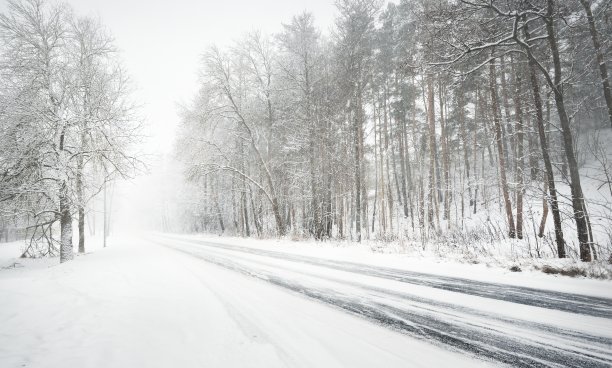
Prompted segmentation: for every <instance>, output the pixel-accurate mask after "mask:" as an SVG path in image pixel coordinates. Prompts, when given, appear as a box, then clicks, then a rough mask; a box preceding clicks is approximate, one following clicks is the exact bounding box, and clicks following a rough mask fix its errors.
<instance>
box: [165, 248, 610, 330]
mask: <svg viewBox="0 0 612 368" xmlns="http://www.w3.org/2000/svg"><path fill="white" fill-rule="evenodd" d="M165 237H166V238H167V239H171V240H179V241H183V242H188V243H197V244H200V245H203V246H207V247H212V248H219V249H226V250H234V251H239V252H243V253H250V254H255V255H261V256H268V257H272V258H278V259H284V260H287V261H294V262H301V263H306V264H311V265H315V266H321V267H327V268H331V269H335V270H340V271H347V272H354V273H358V274H365V275H369V276H374V277H380V278H385V279H389V280H394V281H399V282H404V283H410V284H415V285H421V286H427V287H432V288H436V289H441V290H446V291H454V292H458V293H463V294H468V295H474V296H480V297H483V298H489V299H497V300H503V301H507V302H511V303H517V304H523V305H529V306H534V307H540V308H547V309H555V310H560V311H564V312H571V313H575V314H583V315H588V316H593V317H602V318H607V319H612V299H606V298H599V297H595V296H588V295H579V294H570V293H563V292H558V291H549V290H541V289H534V288H528V287H523V286H513V285H503V284H495V283H488V282H482V281H476V280H470V279H463V278H458V277H449V276H438V275H433V274H427V273H422V272H414V271H407V270H398V269H393V268H387V267H377V266H368V265H364V264H359V263H352V262H342V261H334V260H328V259H321V258H315V257H308V256H302V255H295V254H288V253H283V252H277V251H270V250H264V249H256V248H251V247H243V246H238V245H228V244H219V243H211V242H207V241H201V240H197V239H193V240H191V239H189V240H186V239H181V238H178V239H177V238H173V237H169V236H165Z"/></svg>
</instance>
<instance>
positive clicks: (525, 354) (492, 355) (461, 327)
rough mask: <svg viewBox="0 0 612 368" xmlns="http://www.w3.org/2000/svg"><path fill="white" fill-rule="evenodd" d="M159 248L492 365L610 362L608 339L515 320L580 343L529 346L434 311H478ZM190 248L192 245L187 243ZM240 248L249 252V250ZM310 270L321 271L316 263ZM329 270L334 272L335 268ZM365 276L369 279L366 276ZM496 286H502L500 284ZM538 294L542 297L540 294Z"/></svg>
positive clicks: (231, 258)
mask: <svg viewBox="0 0 612 368" xmlns="http://www.w3.org/2000/svg"><path fill="white" fill-rule="evenodd" d="M177 240H178V239H177ZM180 241H181V242H185V243H192V242H190V241H185V240H183V239H180ZM156 242H158V241H156ZM159 243H160V244H162V245H165V246H167V247H169V248H172V249H175V250H177V251H180V252H182V253H185V254H188V255H190V256H193V257H197V258H199V259H202V260H204V261H207V262H209V263H212V264H215V265H217V266H220V267H223V268H226V269H230V270H233V271H236V272H239V273H241V274H244V275H247V276H250V277H255V278H258V279H261V280H264V281H267V282H269V283H272V284H274V285H277V286H280V287H283V288H285V289H289V290H291V291H293V292H297V293H300V294H302V295H305V296H308V297H310V298H313V299H316V300H318V301H321V302H324V303H327V304H330V305H333V306H335V307H337V308H340V309H343V310H345V311H348V312H350V313H352V314H355V315H358V316H362V317H366V318H368V319H370V320H372V321H375V322H377V323H379V324H381V325H384V326H387V327H390V328H392V329H394V330H397V331H399V332H402V333H404V334H407V335H411V336H414V337H418V338H426V339H428V340H430V341H432V342H434V343H437V344H440V345H445V346H448V347H451V348H453V349H455V350H459V351H463V352H467V353H471V354H474V355H476V356H479V357H481V358H485V359H490V360H494V361H498V362H501V363H505V364H508V365H511V366H516V367H608V366H611V365H612V357H611V356H610V354H605V346H611V345H612V340H611V339H606V338H604V337H589V336H587V335H581V334H579V333H573V332H571V331H565V330H560V329H556V328H555V327H553V326H547V325H543V324H533V326H531V324H530V323H528V322H526V321H516V322H518V323H517V324H521V323H522V324H523V327H526V328H529V327H533V328H536V329H541V330H545V331H546V332H548V333H550V334H551V335H554V334H557V335H559V336H562V337H563V336H565V337H566V338H569V339H573V340H574V341H576V339H579V340H582V341H578V342H583V344H582V343H581V344H578V345H581V346H571V345H569V346H568V345H567V344H566V345H563V346H554V345H552V344H548V343H546V342H536V341H529V340H528V339H524V338H521V337H520V336H519V337H516V336H510V334H508V333H504V331H500V330H499V329H496V328H494V327H489V328H488V327H486V326H482V325H473V324H469V323H457V321H456V320H454V319H453V318H445V317H448V316H445V315H444V313H442V314H441V313H440V311H439V308H440V307H445V308H452V309H454V310H459V311H460V312H462V313H472V314H475V315H480V316H481V317H482V316H483V315H485V314H484V313H483V312H480V311H476V310H473V309H472V310H470V308H464V307H458V306H453V305H452V304H448V303H440V302H437V301H432V300H428V299H425V298H418V297H411V296H407V295H406V294H401V293H395V292H392V291H390V290H386V289H379V288H372V287H364V285H357V286H358V287H361V288H364V289H367V290H368V291H373V292H376V293H379V294H381V295H382V296H383V297H384V296H385V295H386V296H387V297H388V298H389V299H394V298H395V299H397V298H398V297H400V298H404V299H411V300H414V299H417V302H419V303H424V304H427V303H429V304H430V305H431V306H432V309H430V310H427V309H426V308H421V309H414V308H406V307H398V306H397V305H393V303H385V302H384V298H376V299H375V300H372V299H368V298H356V297H355V296H354V295H345V294H342V293H339V292H338V291H337V290H332V289H327V288H321V287H316V286H314V287H313V286H312V285H306V284H303V283H299V282H296V281H294V280H288V279H287V278H283V277H279V276H278V275H275V274H274V273H273V272H270V271H265V270H261V269H255V268H254V267H253V266H245V265H244V264H240V263H239V262H236V261H235V259H236V257H235V255H221V256H219V253H218V251H219V249H218V248H221V251H222V250H223V249H225V250H231V251H233V252H236V251H241V249H240V248H245V247H237V246H227V247H226V246H223V247H217V246H216V244H215V245H212V246H211V245H209V246H207V247H198V249H197V251H194V250H193V249H192V250H186V249H184V247H180V246H177V245H170V244H168V243H167V242H159ZM190 245H191V246H194V245H193V244H190ZM207 245H208V244H207ZM207 248H208V251H207ZM211 248H217V251H214V249H211ZM246 249H248V250H251V248H246ZM247 253H259V252H247ZM262 253H264V254H259V255H262V256H267V257H273V258H282V259H285V260H289V261H294V262H301V263H310V262H303V261H302V260H301V259H300V258H303V257H301V256H298V257H293V255H288V256H289V257H276V255H277V254H280V255H286V254H284V253H280V252H271V251H263V252H262ZM270 253H273V254H274V255H271V254H270ZM288 258H291V259H288ZM305 258H308V259H309V260H313V258H311V257H305ZM314 263H317V262H314ZM334 263H337V262H334ZM315 265H317V266H321V265H320V264H318V263H317V264H315ZM326 266H328V265H325V266H324V267H326ZM359 266H361V265H359ZM333 268H334V269H338V268H337V267H333ZM368 268H371V267H368ZM351 269H354V267H351ZM343 271H346V270H343ZM349 272H354V271H349ZM368 274H369V275H371V273H368ZM376 277H378V276H376ZM386 278H388V277H386ZM458 280H462V279H458ZM333 281H334V282H340V283H344V284H347V285H350V286H356V285H355V284H353V283H350V282H346V281H342V280H333ZM491 285H495V284H491ZM426 286H429V285H426ZM498 286H499V287H503V285H498ZM444 290H447V289H444ZM451 291H454V290H451ZM538 291H539V292H542V291H540V290H538ZM468 294H469V293H468ZM366 295H368V294H366ZM472 295H473V294H472ZM570 295H571V294H570ZM434 302H435V303H436V304H435V305H434V304H432V303H434ZM440 317H442V318H440ZM487 317H489V318H493V319H495V318H497V317H496V316H492V315H487ZM504 322H508V321H504ZM509 322H513V321H509ZM590 345H593V346H594V348H593V349H589V348H585V347H588V346H590ZM598 345H600V347H601V345H603V346H604V347H603V350H604V353H602V351H601V350H599V349H597V346H598ZM608 350H609V349H608Z"/></svg>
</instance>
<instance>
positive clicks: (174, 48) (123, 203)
mask: <svg viewBox="0 0 612 368" xmlns="http://www.w3.org/2000/svg"><path fill="white" fill-rule="evenodd" d="M66 3H68V4H70V5H71V6H72V7H73V8H74V10H75V12H77V13H78V14H79V15H87V16H94V17H99V18H100V19H101V21H102V23H103V24H104V25H105V26H106V28H107V29H108V31H109V32H110V33H111V34H112V35H113V36H114V39H115V44H116V45H117V46H118V47H119V48H120V51H121V56H120V57H121V59H122V60H123V62H124V64H125V67H126V70H127V72H128V73H129V75H130V77H131V79H132V84H133V86H134V89H135V91H134V93H133V96H134V98H135V99H136V101H138V104H139V105H140V106H141V109H140V115H141V117H142V121H143V123H144V130H143V133H144V135H145V137H144V139H143V141H142V143H141V145H140V146H137V147H134V150H136V151H140V152H141V154H142V156H141V157H142V159H143V160H144V161H145V162H146V163H147V165H148V173H147V174H140V175H139V176H138V177H136V178H134V179H131V180H127V181H125V180H118V181H117V182H116V183H114V190H113V191H112V195H111V194H110V193H111V191H109V200H111V197H112V203H113V205H112V213H111V225H112V226H111V229H110V231H111V232H114V231H118V232H126V231H132V230H134V231H141V230H160V229H161V228H162V224H161V221H162V220H161V219H162V213H161V208H162V206H164V203H166V206H172V204H173V202H172V200H173V198H175V196H176V193H175V191H176V190H177V189H178V188H179V187H180V184H181V181H182V179H180V178H179V177H180V176H181V173H180V171H179V170H178V169H176V168H175V167H174V166H173V145H174V137H175V132H176V128H177V124H178V123H179V120H180V119H179V115H178V113H179V110H180V106H181V105H185V104H188V103H189V102H190V99H191V98H192V97H193V95H194V94H195V92H196V90H197V82H198V70H199V68H200V66H201V56H202V53H203V52H204V51H205V50H206V49H207V48H208V47H209V46H212V45H218V46H227V45H231V44H232V43H233V42H234V41H235V40H236V39H238V38H240V37H241V36H243V35H244V34H245V33H247V32H250V31H253V30H260V31H261V32H262V33H266V34H273V33H275V32H278V31H279V29H280V28H281V23H288V22H290V20H291V18H292V17H293V16H294V15H296V14H299V13H302V12H304V11H309V12H312V13H313V14H315V21H316V25H317V26H318V27H319V28H320V29H321V30H322V31H323V32H326V30H327V29H328V28H329V27H330V26H331V25H332V23H333V18H334V14H335V12H336V9H335V6H334V4H333V1H327V0H314V1H303V0H301V1H276V0H265V1H249V0H239V1H199V0H179V1H173V2H171V3H169V2H167V1H159V0H155V1H148V0H131V1H123V0H70V1H66ZM164 193H166V194H165V197H164V195H163V194H164ZM163 198H165V199H163ZM178 225H179V224H176V223H175V224H173V225H172V226H173V227H176V226H178Z"/></svg>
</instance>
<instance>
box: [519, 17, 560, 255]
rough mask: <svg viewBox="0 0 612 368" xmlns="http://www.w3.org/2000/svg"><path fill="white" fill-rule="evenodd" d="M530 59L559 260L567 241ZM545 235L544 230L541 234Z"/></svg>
mask: <svg viewBox="0 0 612 368" xmlns="http://www.w3.org/2000/svg"><path fill="white" fill-rule="evenodd" d="M523 29H524V33H525V36H526V38H527V39H528V38H529V30H528V29H527V26H525V28H523ZM527 56H528V57H529V79H530V81H531V89H532V93H533V102H534V106H535V112H536V127H537V128H538V137H539V138H540V147H541V149H542V161H543V162H544V168H545V171H546V178H547V185H546V186H547V187H548V193H549V195H550V207H551V210H552V215H553V224H554V227H555V241H556V243H557V254H558V256H559V258H565V240H564V239H563V229H562V228H561V215H560V214H559V201H558V200H557V189H556V187H555V176H554V172H553V167H552V163H551V161H550V153H549V149H548V140H547V139H546V132H545V130H544V111H543V107H542V97H541V96H540V85H539V83H538V77H537V75H536V62H535V59H534V58H533V55H532V54H531V51H530V50H527ZM540 233H541V234H543V230H541V232H540Z"/></svg>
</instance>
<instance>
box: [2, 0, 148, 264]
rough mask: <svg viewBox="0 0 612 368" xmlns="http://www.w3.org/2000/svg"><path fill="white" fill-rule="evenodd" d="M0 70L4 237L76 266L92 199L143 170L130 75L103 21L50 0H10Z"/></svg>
mask: <svg viewBox="0 0 612 368" xmlns="http://www.w3.org/2000/svg"><path fill="white" fill-rule="evenodd" d="M0 73H1V74H0V215H1V217H0V238H3V240H5V241H6V240H9V239H10V237H11V236H13V237H15V236H16V237H17V238H24V237H25V238H26V239H27V242H28V246H27V247H26V249H25V251H24V254H23V256H44V255H49V256H51V255H57V254H59V255H60V260H61V262H64V261H67V260H70V259H72V258H73V244H72V242H73V240H72V238H73V220H77V223H78V229H77V230H78V238H79V241H78V250H79V252H84V251H85V214H86V210H89V209H90V207H91V203H92V198H93V197H94V196H95V195H96V194H98V193H99V192H101V191H104V190H105V188H106V183H107V182H108V181H111V180H113V179H114V178H116V177H123V178H127V177H130V176H131V175H133V173H135V172H136V171H137V170H139V169H140V168H142V163H141V162H140V160H139V159H138V157H136V156H134V155H132V154H131V153H130V152H131V151H130V147H131V146H132V145H133V143H135V142H136V141H138V137H139V135H140V133H139V132H140V123H139V121H138V120H137V119H136V116H135V106H134V104H133V103H132V102H131V100H130V98H129V96H130V85H129V82H128V78H127V76H126V74H125V73H124V71H123V69H122V67H121V64H120V62H119V59H118V57H117V51H116V49H115V46H114V44H113V39H112V38H111V37H110V36H109V34H108V32H107V31H106V30H105V28H104V26H103V25H102V24H101V23H100V22H99V21H98V20H97V19H94V18H87V17H80V16H79V15H77V14H74V12H73V11H72V9H71V8H69V7H68V6H66V5H61V4H59V3H51V2H47V1H43V0H23V1H13V0H9V1H8V3H7V10H6V11H5V13H3V14H1V15H0ZM105 220H106V219H105ZM104 222H105V232H106V221H104ZM11 230H12V231H11ZM11 240H12V239H11Z"/></svg>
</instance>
